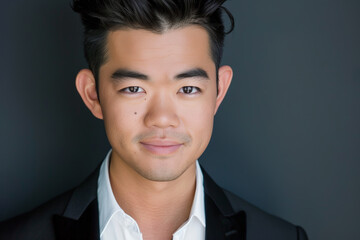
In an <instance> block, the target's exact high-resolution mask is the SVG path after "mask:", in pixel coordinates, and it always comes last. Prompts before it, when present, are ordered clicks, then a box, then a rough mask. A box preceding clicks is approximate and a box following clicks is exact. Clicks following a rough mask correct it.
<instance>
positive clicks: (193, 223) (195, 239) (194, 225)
mask: <svg viewBox="0 0 360 240" xmlns="http://www.w3.org/2000/svg"><path fill="white" fill-rule="evenodd" d="M110 156H111V150H110V151H109V153H108V154H107V156H106V158H105V160H104V161H103V163H102V164H101V168H100V173H99V178H98V190H97V194H98V203H99V224H100V239H101V240H123V239H124V240H142V239H143V237H142V234H141V231H140V229H139V226H138V224H137V223H136V221H135V220H134V219H133V218H132V217H130V216H129V215H128V214H126V213H125V212H124V211H123V210H122V209H121V207H120V206H119V205H118V203H117V202H116V200H115V197H114V194H113V191H112V189H111V184H110V179H109V159H110ZM205 226H206V225H205V204H204V186H203V175H202V172H201V169H200V166H199V163H198V162H197V161H196V190H195V196H194V200H193V204H192V207H191V211H190V216H189V219H188V220H187V221H186V222H185V223H184V224H183V225H182V226H181V227H180V228H179V229H178V230H177V231H176V232H175V233H174V234H173V240H205ZM159 227H161V223H159Z"/></svg>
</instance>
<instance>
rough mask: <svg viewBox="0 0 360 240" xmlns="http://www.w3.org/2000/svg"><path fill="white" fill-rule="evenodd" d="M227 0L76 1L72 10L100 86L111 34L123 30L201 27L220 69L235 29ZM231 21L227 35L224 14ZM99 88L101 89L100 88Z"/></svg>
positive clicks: (156, 30) (154, 30)
mask: <svg viewBox="0 0 360 240" xmlns="http://www.w3.org/2000/svg"><path fill="white" fill-rule="evenodd" d="M225 1H226V0H73V3H72V8H73V10H74V11H75V12H78V13H79V14H80V16H81V19H82V23H83V25H84V51H85V58H86V60H87V62H88V64H89V68H90V70H91V71H92V72H93V74H94V76H95V80H96V85H98V76H99V69H100V67H101V65H102V64H104V63H105V62H106V43H107V41H106V40H107V35H108V32H109V31H114V30H118V29H122V28H130V29H145V30H149V31H152V32H155V33H163V32H165V31H167V30H169V29H176V28H180V27H183V26H188V25H199V26H201V27H203V28H204V29H205V30H206V31H207V32H208V34H209V39H210V51H211V57H212V59H213V61H214V63H215V66H216V71H217V70H218V68H219V66H220V61H221V57H222V52H223V45H224V38H225V34H227V33H230V32H231V31H232V30H233V29H234V18H233V16H232V15H231V13H230V12H229V11H228V10H227V9H226V8H225V7H223V6H222V4H223V3H224V2H225ZM223 12H225V13H226V14H227V15H228V17H229V19H230V24H231V26H230V29H229V31H228V32H225V27H224V23H223V20H222V13H223ZM97 87H98V86H97Z"/></svg>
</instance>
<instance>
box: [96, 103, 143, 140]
mask: <svg viewBox="0 0 360 240" xmlns="http://www.w3.org/2000/svg"><path fill="white" fill-rule="evenodd" d="M141 112H142V111H141V109H140V108H136V107H133V106H129V105H128V104H122V103H121V102H113V103H112V104H110V105H109V106H107V107H106V111H104V112H103V114H104V124H105V130H106V134H107V136H108V139H109V141H110V144H111V145H113V144H118V143H124V142H125V140H126V139H127V140H129V139H132V137H133V136H132V134H134V132H135V129H138V128H139V119H140V116H141Z"/></svg>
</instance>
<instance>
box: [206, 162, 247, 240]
mask: <svg viewBox="0 0 360 240" xmlns="http://www.w3.org/2000/svg"><path fill="white" fill-rule="evenodd" d="M202 172H203V175H204V190H205V212H206V240H245V239H246V214H245V212H244V211H239V212H235V211H234V210H233V208H232V206H231V204H230V202H229V200H228V199H227V197H226V195H225V193H224V191H223V190H222V189H221V188H220V187H219V186H218V185H217V184H216V183H215V182H214V181H213V180H212V179H211V178H210V176H209V175H208V174H207V173H206V172H205V170H204V169H202Z"/></svg>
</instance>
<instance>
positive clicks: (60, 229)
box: [53, 168, 100, 240]
mask: <svg viewBox="0 0 360 240" xmlns="http://www.w3.org/2000/svg"><path fill="white" fill-rule="evenodd" d="M98 175H99V168H97V169H96V171H95V172H94V173H93V174H91V175H90V176H89V177H88V178H87V179H86V180H85V181H84V182H83V183H82V184H81V185H80V186H79V187H78V188H76V189H75V190H74V191H73V193H72V196H71V198H70V200H69V203H68V205H67V207H66V209H65V212H64V214H63V215H55V216H54V219H53V222H54V229H55V235H56V239H57V240H75V239H76V240H82V239H84V240H85V239H86V240H97V239H100V237H99V210H98V201H97V179H98Z"/></svg>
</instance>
